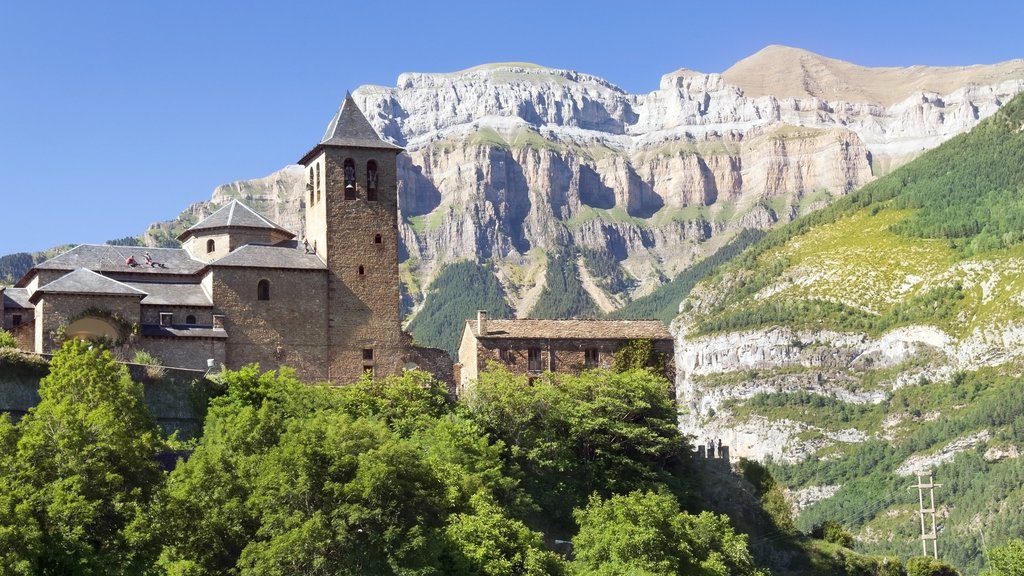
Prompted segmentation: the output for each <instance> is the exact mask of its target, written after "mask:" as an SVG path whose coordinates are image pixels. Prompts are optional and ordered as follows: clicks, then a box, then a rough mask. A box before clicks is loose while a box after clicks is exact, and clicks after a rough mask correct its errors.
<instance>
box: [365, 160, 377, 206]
mask: <svg viewBox="0 0 1024 576" xmlns="http://www.w3.org/2000/svg"><path fill="white" fill-rule="evenodd" d="M366 199H367V200H376V199H377V162H375V161H373V160H370V161H369V162H367V163H366Z"/></svg>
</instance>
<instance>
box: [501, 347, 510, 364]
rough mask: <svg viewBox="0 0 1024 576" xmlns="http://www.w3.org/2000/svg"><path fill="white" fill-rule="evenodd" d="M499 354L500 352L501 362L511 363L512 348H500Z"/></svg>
mask: <svg viewBox="0 0 1024 576" xmlns="http://www.w3.org/2000/svg"><path fill="white" fill-rule="evenodd" d="M500 354H501V361H502V362H504V363H505V364H511V363H512V360H513V357H512V349H511V348H502V349H501V352H500Z"/></svg>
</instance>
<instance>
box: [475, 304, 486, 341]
mask: <svg viewBox="0 0 1024 576" xmlns="http://www.w3.org/2000/svg"><path fill="white" fill-rule="evenodd" d="M476 335H477V336H486V335H487V310H477V311H476Z"/></svg>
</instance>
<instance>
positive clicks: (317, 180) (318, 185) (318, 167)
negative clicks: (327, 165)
mask: <svg viewBox="0 0 1024 576" xmlns="http://www.w3.org/2000/svg"><path fill="white" fill-rule="evenodd" d="M316 191H317V194H319V193H320V163H319V162H317V164H316Z"/></svg>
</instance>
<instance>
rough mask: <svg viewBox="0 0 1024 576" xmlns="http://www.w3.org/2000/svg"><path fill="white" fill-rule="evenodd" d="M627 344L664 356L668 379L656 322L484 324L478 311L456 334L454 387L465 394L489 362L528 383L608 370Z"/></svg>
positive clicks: (664, 334) (668, 351) (667, 338)
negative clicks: (647, 344)
mask: <svg viewBox="0 0 1024 576" xmlns="http://www.w3.org/2000/svg"><path fill="white" fill-rule="evenodd" d="M632 340H650V341H651V344H652V350H653V352H655V353H658V354H662V355H664V358H665V374H664V375H665V377H666V378H668V379H669V380H670V381H672V380H673V379H674V368H673V366H674V364H673V340H672V334H671V333H669V331H668V328H666V327H665V325H664V324H663V323H662V322H661V321H659V320H489V319H488V318H487V312H486V311H483V310H481V311H479V312H477V318H476V320H467V321H466V325H465V328H464V330H463V332H462V341H461V342H460V344H459V365H458V373H459V376H458V382H457V387H458V390H459V391H460V392H461V391H463V390H465V389H466V387H467V386H469V385H471V383H472V382H473V381H474V380H476V379H477V377H478V376H479V374H480V371H481V370H483V369H484V368H486V366H487V364H488V363H490V362H497V363H499V364H501V365H503V366H505V367H506V368H508V369H509V371H511V372H512V373H514V374H521V375H526V376H531V377H532V376H539V375H541V374H543V373H544V372H570V373H576V372H580V371H582V370H587V369H591V368H611V366H612V362H613V360H614V358H615V353H616V352H617V351H618V350H619V349H620V348H622V347H623V346H624V345H626V344H627V343H629V342H630V341H632Z"/></svg>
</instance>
